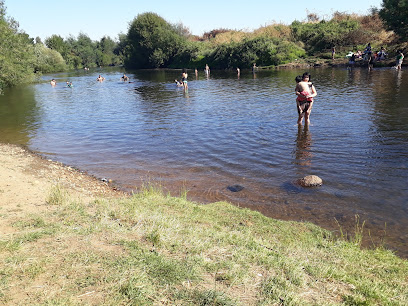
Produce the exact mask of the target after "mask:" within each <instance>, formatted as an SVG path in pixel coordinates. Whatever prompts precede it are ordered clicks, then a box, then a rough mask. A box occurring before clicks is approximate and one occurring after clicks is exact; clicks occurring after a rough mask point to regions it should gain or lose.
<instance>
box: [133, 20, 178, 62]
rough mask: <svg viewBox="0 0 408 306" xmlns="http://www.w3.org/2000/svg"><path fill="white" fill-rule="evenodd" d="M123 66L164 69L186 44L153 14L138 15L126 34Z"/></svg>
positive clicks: (172, 28) (169, 26) (176, 31)
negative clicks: (126, 43)
mask: <svg viewBox="0 0 408 306" xmlns="http://www.w3.org/2000/svg"><path fill="white" fill-rule="evenodd" d="M127 42H128V45H127V48H126V61H125V65H126V66H127V67H131V68H156V67H163V66H164V67H166V66H167V65H168V64H169V62H170V61H171V60H172V59H173V58H174V56H175V55H176V54H177V52H178V51H179V50H180V49H182V47H183V46H184V45H185V43H186V38H185V37H182V36H181V35H180V34H179V33H178V30H177V29H176V28H175V27H174V26H172V25H171V24H169V23H168V22H167V21H166V20H164V19H163V18H162V17H160V16H159V15H157V14H155V13H144V14H139V15H138V16H137V18H135V19H134V20H133V22H132V23H131V25H130V27H129V31H128V34H127Z"/></svg>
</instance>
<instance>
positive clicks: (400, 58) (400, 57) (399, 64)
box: [396, 50, 404, 70]
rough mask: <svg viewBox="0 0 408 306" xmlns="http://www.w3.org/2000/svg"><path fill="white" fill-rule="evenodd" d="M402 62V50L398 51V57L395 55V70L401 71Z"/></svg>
mask: <svg viewBox="0 0 408 306" xmlns="http://www.w3.org/2000/svg"><path fill="white" fill-rule="evenodd" d="M403 60H404V53H402V50H399V52H398V55H397V67H396V69H398V70H401V69H402V61H403Z"/></svg>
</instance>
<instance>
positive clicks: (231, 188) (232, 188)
mask: <svg viewBox="0 0 408 306" xmlns="http://www.w3.org/2000/svg"><path fill="white" fill-rule="evenodd" d="M227 189H228V190H229V191H232V192H239V191H241V190H242V189H244V187H243V186H241V185H232V186H228V187H227Z"/></svg>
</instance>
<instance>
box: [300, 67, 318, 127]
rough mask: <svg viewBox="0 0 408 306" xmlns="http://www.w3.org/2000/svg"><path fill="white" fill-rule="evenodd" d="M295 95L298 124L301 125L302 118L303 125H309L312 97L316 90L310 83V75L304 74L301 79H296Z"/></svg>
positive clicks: (315, 94) (314, 95)
mask: <svg viewBox="0 0 408 306" xmlns="http://www.w3.org/2000/svg"><path fill="white" fill-rule="evenodd" d="M296 82H297V84H296V88H295V93H296V95H297V98H296V104H297V107H298V113H299V118H298V122H297V123H298V124H302V121H303V117H304V118H305V125H306V124H310V113H311V112H312V107H313V101H314V97H316V96H317V92H316V89H315V87H314V85H313V83H312V82H310V74H309V73H308V72H305V73H304V74H303V75H302V77H301V78H299V77H296Z"/></svg>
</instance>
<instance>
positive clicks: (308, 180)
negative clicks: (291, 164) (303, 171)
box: [297, 175, 323, 187]
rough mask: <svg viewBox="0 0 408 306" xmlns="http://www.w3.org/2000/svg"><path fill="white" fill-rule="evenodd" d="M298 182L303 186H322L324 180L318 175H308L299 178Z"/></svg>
mask: <svg viewBox="0 0 408 306" xmlns="http://www.w3.org/2000/svg"><path fill="white" fill-rule="evenodd" d="M297 183H298V184H299V185H300V186H302V187H316V186H322V185H323V180H322V179H321V178H320V177H318V176H317V175H307V176H305V177H304V178H301V179H298V180H297Z"/></svg>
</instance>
